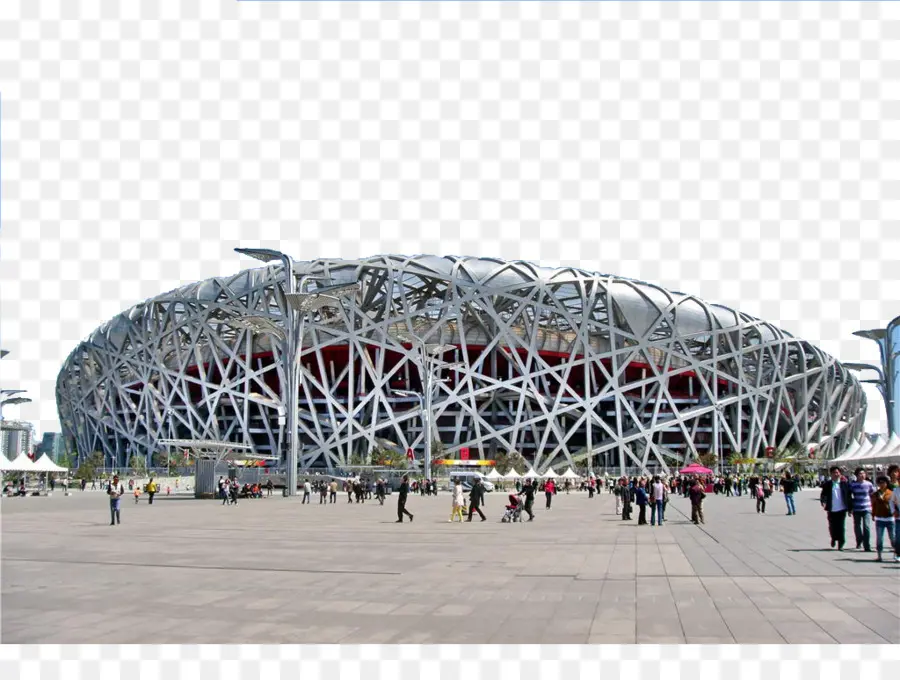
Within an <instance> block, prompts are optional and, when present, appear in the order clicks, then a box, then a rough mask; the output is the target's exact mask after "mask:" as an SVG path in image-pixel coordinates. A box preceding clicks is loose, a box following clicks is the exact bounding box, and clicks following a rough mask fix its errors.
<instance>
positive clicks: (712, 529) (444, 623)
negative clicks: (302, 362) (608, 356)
mask: <svg viewBox="0 0 900 680" xmlns="http://www.w3.org/2000/svg"><path fill="white" fill-rule="evenodd" d="M799 498H800V500H799V501H798V509H799V514H798V515H796V516H794V517H786V516H785V514H784V507H783V503H781V502H780V499H779V498H777V497H776V498H775V499H773V501H772V502H771V503H770V507H769V510H770V512H769V514H767V515H757V514H756V512H755V510H754V506H753V503H752V501H750V500H749V499H747V498H717V497H712V498H710V499H708V501H707V507H706V514H707V524H706V525H705V526H704V527H696V526H693V525H692V524H690V523H689V522H688V521H687V518H686V516H685V513H687V512H688V510H689V508H688V504H687V501H685V500H683V499H680V498H677V499H674V500H673V502H672V503H671V504H670V506H669V519H670V521H669V522H668V523H667V524H666V525H665V526H664V527H662V528H659V527H655V528H654V527H650V526H646V527H644V526H641V527H638V526H636V523H635V522H627V523H626V522H622V521H621V520H618V519H616V518H615V517H614V516H613V514H612V513H613V505H614V503H613V500H612V497H611V496H608V495H605V494H604V495H602V496H600V497H597V498H594V499H593V500H589V499H588V498H587V496H586V495H584V494H574V493H573V494H572V495H570V496H565V495H560V496H557V497H556V499H555V500H554V508H553V510H552V511H551V512H545V511H544V510H543V509H542V505H543V499H541V502H540V503H538V506H539V507H541V509H539V511H538V515H537V519H536V520H535V521H534V522H532V523H525V524H515V525H506V524H501V523H500V522H499V518H500V516H501V514H502V504H503V496H501V495H498V494H492V495H489V497H488V507H487V512H488V516H489V518H490V521H489V522H484V523H480V522H477V521H476V522H474V523H472V524H466V525H462V526H461V525H458V524H448V523H447V521H446V519H447V517H448V515H449V508H450V498H449V495H448V494H447V493H443V494H442V495H441V496H438V497H437V498H419V497H413V498H412V499H411V500H410V509H411V511H412V512H413V513H415V516H416V519H415V522H414V523H412V524H408V523H404V524H403V525H402V526H401V525H399V524H395V523H394V521H393V520H394V519H396V517H395V512H394V508H395V503H396V496H395V497H393V498H390V499H389V502H388V505H386V506H385V507H380V506H378V505H377V503H366V504H365V505H355V504H354V505H347V503H346V497H345V496H344V497H341V498H340V502H339V503H338V504H337V505H335V506H325V507H320V506H319V505H317V504H315V503H314V504H313V505H310V506H301V504H300V502H299V499H284V498H280V497H279V498H272V499H264V500H257V501H242V502H241V503H240V504H239V505H238V506H237V507H222V506H221V505H220V504H219V503H217V502H209V501H196V500H194V499H188V498H176V497H172V498H162V499H157V501H156V503H155V504H154V505H153V506H152V507H150V506H148V505H146V503H145V502H142V503H140V504H139V505H138V506H134V504H133V503H125V504H124V505H123V508H124V509H123V524H122V525H121V526H117V527H110V526H109V524H108V517H107V504H106V500H105V497H104V496H102V495H101V494H99V493H93V494H92V493H90V492H86V493H84V494H81V493H78V492H75V493H74V494H73V495H72V496H70V497H68V498H66V497H63V496H59V495H54V496H53V497H51V498H26V499H3V501H2V503H0V513H2V573H0V580H2V600H0V606H2V609H0V617H2V627H0V635H2V641H3V642H8V643H12V642H23V643H31V642H120V643H128V642H153V643H163V642H175V643H195V642H256V643H264V642H349V643H366V642H371V643H390V642H410V643H431V642H456V643H462V642H519V643H530V642H535V643H568V642H571V643H594V642H610V643H630V642H638V643H642V642H652V643H668V642H672V643H677V642H688V643H692V642H712V643H716V642H741V643H782V642H787V643H815V642H841V643H868V642H877V643H884V642H890V643H898V642H900V566H897V565H895V564H893V563H882V564H878V563H874V562H873V561H872V557H873V556H872V555H871V554H865V553H861V552H859V553H858V552H856V551H846V552H844V553H838V552H836V551H832V550H829V549H828V534H827V529H826V524H825V518H824V516H823V513H822V511H821V510H820V508H819V506H818V503H817V502H816V500H815V498H816V494H815V493H814V492H811V491H806V492H803V493H802V494H801V495H800V496H799ZM636 517H637V515H636V514H635V518H636ZM849 528H850V527H849V526H848V529H849ZM851 533H852V532H851ZM851 544H852V541H851Z"/></svg>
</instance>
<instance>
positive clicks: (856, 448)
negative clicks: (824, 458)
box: [834, 442, 863, 461]
mask: <svg viewBox="0 0 900 680" xmlns="http://www.w3.org/2000/svg"><path fill="white" fill-rule="evenodd" d="M862 446H863V445H862V444H861V443H860V442H853V443H852V444H850V446H849V448H848V449H847V450H846V451H844V452H843V453H842V454H840V455H838V456H835V457H834V460H835V461H840V460H843V459H844V458H847V457H849V456H853V455H856V452H857V451H859V450H860V449H861V448H862Z"/></svg>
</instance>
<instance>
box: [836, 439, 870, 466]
mask: <svg viewBox="0 0 900 680" xmlns="http://www.w3.org/2000/svg"><path fill="white" fill-rule="evenodd" d="M871 450H872V442H870V441H869V440H868V439H867V440H866V441H864V442H863V443H862V445H861V446H860V447H859V448H858V449H856V451H851V452H850V453H845V454H844V455H843V456H838V457H837V458H835V459H834V460H833V461H832V462H833V463H843V462H844V461H848V460H856V459H857V458H859V457H860V456H864V455H866V454H867V453H868V452H869V451H871Z"/></svg>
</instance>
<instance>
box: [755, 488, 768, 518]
mask: <svg viewBox="0 0 900 680" xmlns="http://www.w3.org/2000/svg"><path fill="white" fill-rule="evenodd" d="M766 483H767V482H766V480H765V479H763V480H760V481H759V482H757V483H756V484H754V485H753V493H754V494H756V514H757V515H758V514H759V513H760V512H762V513H763V514H766ZM760 508H761V509H762V510H760Z"/></svg>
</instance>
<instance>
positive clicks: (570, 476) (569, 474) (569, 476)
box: [560, 468, 581, 479]
mask: <svg viewBox="0 0 900 680" xmlns="http://www.w3.org/2000/svg"><path fill="white" fill-rule="evenodd" d="M560 477H561V478H562V479H581V475H577V474H575V471H574V470H572V468H569V469H568V470H566V471H565V472H563V473H562V474H561V475H560Z"/></svg>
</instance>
